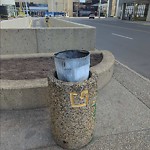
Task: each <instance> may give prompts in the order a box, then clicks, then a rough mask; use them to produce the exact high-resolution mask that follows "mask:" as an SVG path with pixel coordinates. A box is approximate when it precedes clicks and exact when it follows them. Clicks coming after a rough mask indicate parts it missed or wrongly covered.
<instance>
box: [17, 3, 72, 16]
mask: <svg viewBox="0 0 150 150" xmlns="http://www.w3.org/2000/svg"><path fill="white" fill-rule="evenodd" d="M15 2H16V4H17V6H19V7H20V6H21V7H22V6H23V11H25V12H26V3H25V2H27V7H28V9H29V11H30V12H32V13H36V14H37V15H41V14H43V13H44V12H64V13H66V14H67V15H68V16H73V0H15Z"/></svg>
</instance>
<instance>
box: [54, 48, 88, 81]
mask: <svg viewBox="0 0 150 150" xmlns="http://www.w3.org/2000/svg"><path fill="white" fill-rule="evenodd" d="M54 61H55V67H56V72H57V76H58V79H60V80H63V81H68V82H79V81H84V80H86V79H88V77H89V68H90V53H89V52H88V51H85V50H66V51H61V52H58V53H56V54H54Z"/></svg>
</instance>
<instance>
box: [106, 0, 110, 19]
mask: <svg viewBox="0 0 150 150" xmlns="http://www.w3.org/2000/svg"><path fill="white" fill-rule="evenodd" d="M109 5H110V0H108V2H107V17H109Z"/></svg>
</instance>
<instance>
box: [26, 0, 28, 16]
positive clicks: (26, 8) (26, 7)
mask: <svg viewBox="0 0 150 150" xmlns="http://www.w3.org/2000/svg"><path fill="white" fill-rule="evenodd" d="M25 4H26V12H27V16H29V14H28V6H27V0H25Z"/></svg>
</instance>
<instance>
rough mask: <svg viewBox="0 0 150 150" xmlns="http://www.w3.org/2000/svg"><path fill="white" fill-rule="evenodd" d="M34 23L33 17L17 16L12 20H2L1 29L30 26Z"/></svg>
mask: <svg viewBox="0 0 150 150" xmlns="http://www.w3.org/2000/svg"><path fill="white" fill-rule="evenodd" d="M31 23H32V18H31V17H24V18H15V19H12V20H3V21H1V22H0V27H1V29H4V28H5V29H6V28H8V29H10V28H11V29H19V28H30V27H31Z"/></svg>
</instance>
